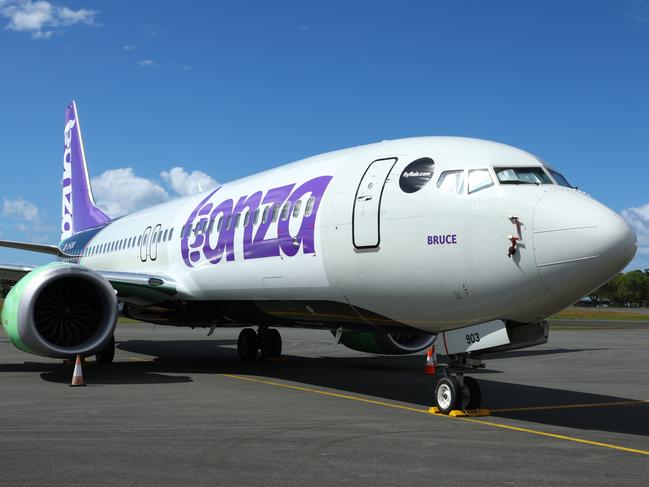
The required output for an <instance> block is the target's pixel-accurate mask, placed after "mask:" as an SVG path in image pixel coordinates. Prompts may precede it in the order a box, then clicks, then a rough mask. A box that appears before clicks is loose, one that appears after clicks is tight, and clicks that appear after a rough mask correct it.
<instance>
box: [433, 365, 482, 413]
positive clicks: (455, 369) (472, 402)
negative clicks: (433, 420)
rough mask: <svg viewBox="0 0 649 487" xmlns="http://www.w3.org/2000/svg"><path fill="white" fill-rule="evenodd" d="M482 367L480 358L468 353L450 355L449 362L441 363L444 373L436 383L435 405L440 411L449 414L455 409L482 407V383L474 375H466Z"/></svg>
mask: <svg viewBox="0 0 649 487" xmlns="http://www.w3.org/2000/svg"><path fill="white" fill-rule="evenodd" d="M482 367H484V364H483V363H482V362H481V361H480V360H478V359H474V358H471V357H469V356H468V355H467V354H459V355H453V356H450V357H449V363H448V364H444V365H440V368H441V369H442V370H443V374H442V376H441V377H439V378H438V379H437V383H436V384H435V406H436V407H437V409H438V410H439V412H440V413H443V414H449V413H450V412H451V411H453V410H454V409H460V410H463V411H467V410H476V409H480V404H481V403H482V392H481V391H480V385H479V384H478V381H477V380H475V379H474V378H473V377H465V376H464V372H465V371H467V370H471V369H476V368H482Z"/></svg>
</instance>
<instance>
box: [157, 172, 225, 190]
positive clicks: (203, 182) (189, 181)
mask: <svg viewBox="0 0 649 487" xmlns="http://www.w3.org/2000/svg"><path fill="white" fill-rule="evenodd" d="M160 177H162V179H164V181H165V182H166V183H167V184H168V185H169V186H170V187H171V189H173V190H174V191H175V192H176V193H177V194H179V195H180V196H187V195H189V194H194V193H200V192H201V191H207V190H208V189H212V188H214V187H216V186H218V184H219V183H217V182H216V181H215V180H214V179H212V177H211V176H208V175H207V174H205V173H204V172H202V171H193V172H191V173H189V172H187V171H185V169H184V168H182V167H173V168H171V169H170V170H169V171H163V172H161V173H160Z"/></svg>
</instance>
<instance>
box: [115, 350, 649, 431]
mask: <svg viewBox="0 0 649 487" xmlns="http://www.w3.org/2000/svg"><path fill="white" fill-rule="evenodd" d="M215 345H216V346H215ZM224 345H229V346H231V347H228V348H225V347H224ZM233 345H236V341H235V340H209V341H206V340H184V341H148V340H130V341H125V342H121V343H120V344H119V345H118V348H119V349H121V350H124V351H129V352H134V353H138V354H140V355H147V356H151V357H152V358H153V361H152V362H138V363H136V364H135V365H136V368H141V369H142V370H143V371H147V372H149V373H155V372H157V373H165V372H167V373H186V374H189V375H192V374H196V373H215V374H219V373H228V374H241V375H248V376H252V377H258V378H261V379H268V380H273V379H277V380H282V381H290V382H294V383H298V384H301V385H303V386H305V387H312V388H327V389H335V390H336V391H344V392H345V393H349V394H351V395H364V396H371V397H373V398H377V399H378V400H382V401H386V400H387V401H398V402H404V403H410V404H416V405H418V406H421V407H422V409H423V408H426V407H429V406H430V405H431V404H432V402H433V400H432V396H433V384H434V381H433V378H432V377H430V376H427V375H424V374H423V373H422V357H421V356H420V355H415V356H376V355H368V356H365V357H335V356H326V355H327V352H326V351H323V352H322V353H321V356H319V357H313V358H305V357H298V356H291V355H284V356H282V357H281V358H280V359H276V360H256V361H250V362H247V361H241V360H239V358H238V356H237V354H236V350H235V349H234V347H232V346H233ZM591 350H592V349H588V350H586V349H581V348H573V349H566V348H561V349H559V348H558V349H550V350H547V349H546V350H537V351H512V352H503V353H500V354H498V356H499V357H507V356H509V357H521V356H525V355H550V354H564V353H579V352H588V351H591ZM117 370H120V369H117ZM107 373H109V374H110V372H107ZM118 373H122V374H125V375H126V374H129V373H131V369H130V367H128V368H125V369H123V370H122V371H120V372H118ZM500 373H501V372H500V371H497V370H493V369H491V370H489V369H486V370H481V371H476V373H475V374H473V375H475V376H476V377H477V378H478V379H479V380H480V384H481V387H482V392H483V405H484V407H487V408H491V409H504V408H507V409H511V408H524V407H537V406H558V405H575V404H579V405H596V404H600V403H615V402H626V401H633V399H628V398H621V397H615V396H607V395H599V394H590V393H584V392H576V391H570V390H563V389H554V388H547V387H537V386H530V385H523V384H512V383H508V382H500V381H495V380H490V379H485V377H490V378H491V377H493V376H494V374H500ZM503 379H505V378H503ZM124 380H125V381H126V382H128V381H129V379H128V377H124ZM505 380H506V379H505ZM643 399H646V398H643ZM648 413H649V404H646V403H645V404H642V403H637V404H629V405H617V406H608V407H606V406H603V407H584V408H581V407H580V408H574V409H570V408H568V409H549V410H538V411H529V410H528V411H502V412H498V411H495V412H494V413H493V416H497V417H502V418H511V419H517V420H523V421H528V422H533V423H542V424H548V425H554V426H562V427H569V428H579V429H585V430H596V431H608V432H617V433H625V434H633V435H644V436H647V435H649V421H647V415H648Z"/></svg>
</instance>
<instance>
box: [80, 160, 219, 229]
mask: <svg viewBox="0 0 649 487" xmlns="http://www.w3.org/2000/svg"><path fill="white" fill-rule="evenodd" d="M160 177H161V178H162V179H163V181H164V182H165V183H166V184H167V185H168V187H169V188H170V191H167V190H166V189H165V188H163V187H162V185H161V184H160V183H159V182H157V181H155V180H151V179H147V178H143V177H140V176H137V175H136V174H135V172H134V171H133V168H130V167H124V168H119V169H111V170H108V171H106V172H104V173H103V174H101V175H100V176H97V177H95V178H92V181H91V184H92V192H93V196H94V197H95V202H96V203H97V206H99V207H100V208H101V209H102V210H103V211H105V212H106V213H107V214H108V215H110V216H111V217H114V218H115V217H118V216H122V215H125V214H127V213H132V212H133V211H137V210H141V209H142V208H146V207H148V206H152V205H156V204H158V203H162V202H164V201H167V200H169V199H172V198H175V197H178V196H186V195H189V194H194V193H197V192H200V191H207V190H208V189H211V188H213V187H215V186H217V185H218V183H217V182H216V181H215V180H214V179H213V178H212V177H210V176H209V175H207V174H205V173H204V172H202V171H193V172H191V173H189V172H187V171H185V170H184V169H183V168H182V167H173V168H171V169H170V170H169V171H163V172H162V173H160Z"/></svg>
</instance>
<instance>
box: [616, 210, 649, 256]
mask: <svg viewBox="0 0 649 487" xmlns="http://www.w3.org/2000/svg"><path fill="white" fill-rule="evenodd" d="M621 214H622V217H623V218H624V219H625V220H626V221H627V222H628V223H629V225H631V228H633V230H634V231H635V234H636V235H637V237H638V254H637V255H649V203H647V204H646V205H643V206H640V207H638V208H627V209H626V210H622V212H621Z"/></svg>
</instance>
